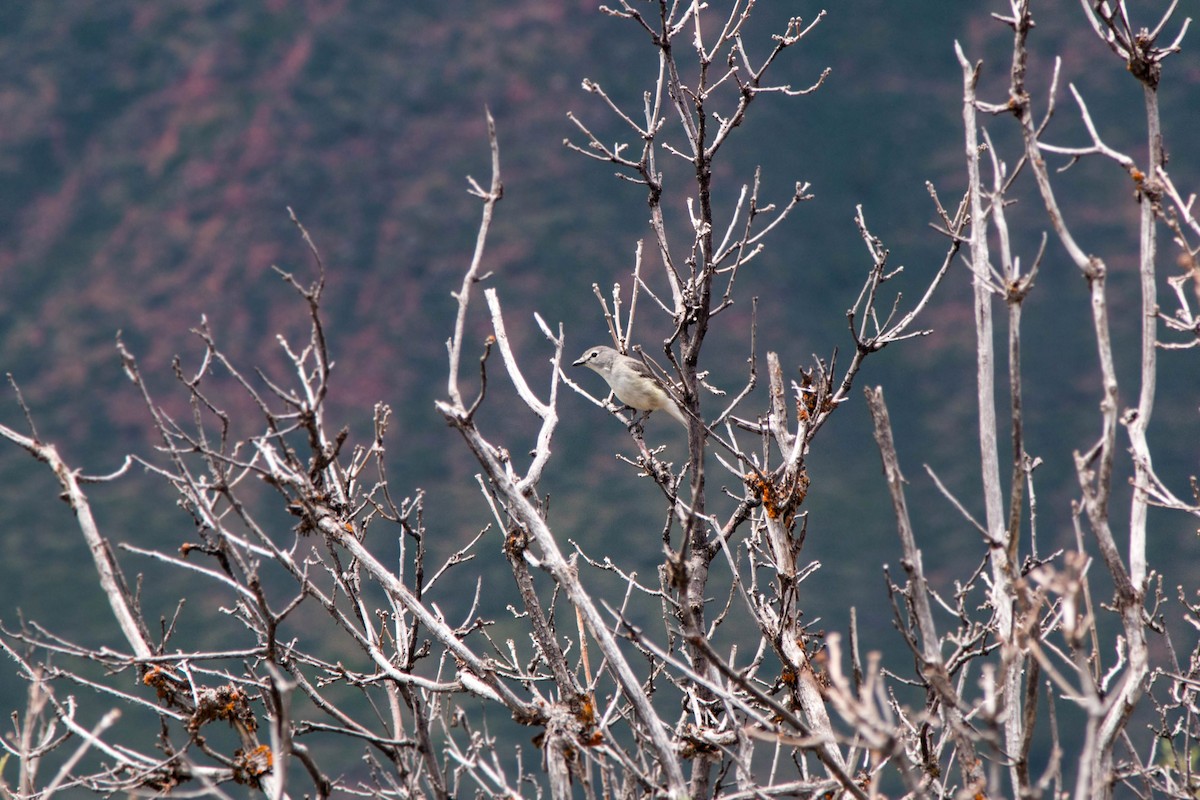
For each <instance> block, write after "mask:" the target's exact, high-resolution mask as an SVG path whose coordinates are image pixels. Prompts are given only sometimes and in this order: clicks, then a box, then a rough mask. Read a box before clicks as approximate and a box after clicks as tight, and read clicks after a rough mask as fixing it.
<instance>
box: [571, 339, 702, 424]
mask: <svg viewBox="0 0 1200 800" xmlns="http://www.w3.org/2000/svg"><path fill="white" fill-rule="evenodd" d="M575 366H577V367H588V368H590V369H593V370H595V371H596V372H598V373H600V377H602V378H604V380H605V381H607V382H608V386H609V388H610V389H612V391H613V394H615V395H616V396H617V399H618V400H620V401H621V402H622V403H624V404H625V405H627V406H629V407H630V408H633V409H637V410H638V411H657V410H659V409H660V408H661V409H662V410H663V411H666V412H667V413H668V414H670V415H671V416H672V417H674V418H675V419H676V420H677V421H678V422H679V424H680V425H683V426H684V427H685V428H686V427H687V424H688V421H687V417H685V416H684V414H683V412H682V411H681V410H680V409H679V406H678V405H676V404H675V401H674V400H672V399H671V395H669V394H667V390H666V389H664V388H663V386H662V384H661V383H659V381H658V379H657V378H655V377H654V375H653V374H652V373H651V372H650V370H649V369H648V368H647V367H646V365H645V364H643V363H642V362H641V361H639V360H638V359H636V358H631V357H630V356H623V355H621V354H620V353H618V352H617V351H616V350H614V349H612V348H611V347H605V346H604V345H600V346H599V347H589V348H588V349H587V350H586V351H584V354H583V355H582V356H580V357H579V360H578V361H576V362H575Z"/></svg>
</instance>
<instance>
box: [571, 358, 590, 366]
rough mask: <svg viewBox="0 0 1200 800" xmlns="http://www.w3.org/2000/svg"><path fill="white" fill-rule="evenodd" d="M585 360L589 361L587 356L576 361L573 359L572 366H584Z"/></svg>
mask: <svg viewBox="0 0 1200 800" xmlns="http://www.w3.org/2000/svg"><path fill="white" fill-rule="evenodd" d="M584 361H587V359H586V358H581V359H578V360H576V361H572V362H571V366H572V367H582V366H583V362H584Z"/></svg>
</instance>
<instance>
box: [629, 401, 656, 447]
mask: <svg viewBox="0 0 1200 800" xmlns="http://www.w3.org/2000/svg"><path fill="white" fill-rule="evenodd" d="M625 407H626V408H628V409H629V410H630V411H632V412H634V415H633V417H632V418H631V419H630V420H629V424H628V425H626V426H625V427H626V429H627V430H628V431H629V432H630V433H636V434H637V438H638V439H641V438H642V434H643V433H644V432H645V425H646V420H647V419H649V418H650V412H649V411H638V410H637V409H636V408H634V407H633V406H625Z"/></svg>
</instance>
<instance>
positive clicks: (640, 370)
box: [625, 356, 658, 381]
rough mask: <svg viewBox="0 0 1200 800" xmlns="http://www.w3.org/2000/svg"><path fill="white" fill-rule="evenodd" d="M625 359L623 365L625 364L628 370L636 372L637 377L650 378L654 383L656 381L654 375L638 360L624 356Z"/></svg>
mask: <svg viewBox="0 0 1200 800" xmlns="http://www.w3.org/2000/svg"><path fill="white" fill-rule="evenodd" d="M626 359H627V361H626V362H625V363H627V364H628V365H629V368H630V369H631V370H633V371H634V372H636V373H637V374H638V376H639V377H642V378H650V379H652V380H655V381H657V380H658V378H657V377H655V375H654V373H653V372H651V371H650V368H649V367H647V366H646V365H645V364H643V363H642V362H641V360H640V359H637V358H634V357H633V356H626Z"/></svg>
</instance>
